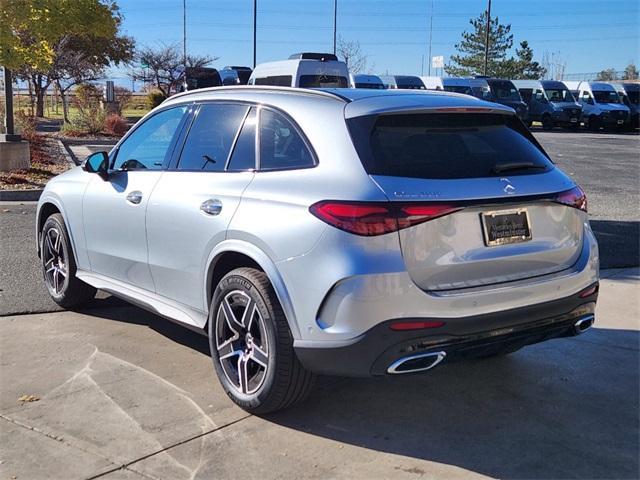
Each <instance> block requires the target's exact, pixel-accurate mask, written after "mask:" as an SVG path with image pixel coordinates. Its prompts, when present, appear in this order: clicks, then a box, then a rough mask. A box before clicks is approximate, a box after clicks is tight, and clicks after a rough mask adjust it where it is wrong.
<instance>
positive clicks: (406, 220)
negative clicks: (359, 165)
mask: <svg viewBox="0 0 640 480" xmlns="http://www.w3.org/2000/svg"><path fill="white" fill-rule="evenodd" d="M460 209H461V207H456V206H453V205H444V204H419V203H415V204H414V203H390V202H341V201H333V200H324V201H321V202H318V203H314V204H313V205H311V207H309V211H310V212H311V213H312V214H313V215H315V216H316V217H318V218H319V219H320V220H322V221H323V222H326V223H328V224H329V225H332V226H334V227H336V228H339V229H340V230H344V231H345V232H349V233H354V234H356V235H364V236H373V235H383V234H385V233H390V232H395V231H397V230H401V229H403V228H408V227H412V226H414V225H418V224H420V223H424V222H427V221H429V220H433V219H434V218H438V217H442V216H443V215H448V214H450V213H453V212H456V211H458V210H460Z"/></svg>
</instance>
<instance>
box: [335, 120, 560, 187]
mask: <svg viewBox="0 0 640 480" xmlns="http://www.w3.org/2000/svg"><path fill="white" fill-rule="evenodd" d="M348 125H349V130H350V132H351V137H352V138H353V140H354V144H355V146H356V149H357V150H358V154H359V155H360V159H361V161H362V163H363V165H364V167H365V170H366V171H367V173H369V174H371V175H388V176H393V177H411V178H428V179H454V178H478V177H492V176H497V175H503V176H505V175H509V176H513V175H531V174H536V173H542V172H545V171H549V170H550V169H552V168H553V164H552V163H551V162H550V161H549V159H548V158H547V156H546V154H545V153H544V151H543V150H542V148H541V147H540V146H539V144H538V143H537V142H536V140H535V139H534V138H533V136H532V135H531V134H530V133H529V132H528V131H527V129H526V127H524V126H523V125H522V123H521V122H519V121H518V120H517V119H516V118H514V117H512V116H510V115H500V114H489V113H482V114H460V113H442V114H441V113H428V114H397V115H381V116H367V117H358V118H354V119H351V120H349V121H348ZM516 163H517V164H520V165H525V166H524V167H523V168H520V169H510V170H509V171H508V172H507V171H497V170H496V169H495V167H496V165H497V164H500V165H503V166H504V165H505V164H511V165H513V164H516ZM498 170H499V169H498Z"/></svg>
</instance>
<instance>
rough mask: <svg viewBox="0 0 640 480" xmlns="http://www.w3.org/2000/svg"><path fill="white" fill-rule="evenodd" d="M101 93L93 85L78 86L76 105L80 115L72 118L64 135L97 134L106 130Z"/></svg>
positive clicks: (64, 130)
mask: <svg viewBox="0 0 640 480" xmlns="http://www.w3.org/2000/svg"><path fill="white" fill-rule="evenodd" d="M100 97H101V94H100V91H99V90H98V89H97V88H96V87H95V86H94V85H91V84H88V83H85V84H81V85H78V86H77V87H76V90H75V104H76V107H77V108H78V114H77V115H76V116H75V117H72V118H71V119H70V122H69V126H68V127H67V128H65V129H63V133H65V134H67V132H69V133H70V132H74V133H76V134H78V133H79V134H83V133H84V134H87V133H89V134H93V135H95V134H97V133H100V132H102V130H103V129H104V122H105V118H106V116H107V115H106V113H105V112H104V110H103V109H102V106H101V105H100Z"/></svg>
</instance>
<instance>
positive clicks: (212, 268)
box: [204, 240, 300, 339]
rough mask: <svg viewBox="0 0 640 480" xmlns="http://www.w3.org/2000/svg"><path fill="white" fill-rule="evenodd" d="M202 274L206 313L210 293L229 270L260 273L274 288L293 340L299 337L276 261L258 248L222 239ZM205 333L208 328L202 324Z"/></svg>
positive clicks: (290, 303) (288, 296)
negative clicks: (236, 269) (257, 271)
mask: <svg viewBox="0 0 640 480" xmlns="http://www.w3.org/2000/svg"><path fill="white" fill-rule="evenodd" d="M206 265H207V266H206V270H205V275H204V299H205V306H206V311H207V312H208V311H209V307H210V304H211V300H212V297H213V292H214V290H215V288H216V285H217V284H218V281H219V280H220V279H221V278H222V277H223V276H224V275H226V274H227V273H228V272H230V271H231V270H234V269H235V268H239V267H252V268H257V269H259V270H261V271H263V272H264V273H265V274H266V275H267V278H268V279H269V282H271V285H272V286H273V289H274V291H275V292H276V296H277V297H278V301H279V302H280V305H281V306H282V310H283V311H284V314H285V317H286V318H287V323H288V324H289V328H290V329H291V334H292V335H293V337H294V339H299V338H300V331H299V328H298V322H297V321H296V317H295V312H294V309H293V302H292V301H291V297H290V295H289V292H288V290H287V287H286V284H285V282H284V279H283V278H282V275H281V274H280V271H279V270H278V268H277V266H276V264H275V262H274V261H273V260H271V258H270V257H269V256H268V255H267V254H266V253H265V252H264V251H262V250H261V249H259V248H258V247H256V246H255V245H252V244H250V243H248V242H244V241H241V240H225V241H223V242H221V243H219V244H218V245H217V246H216V248H214V249H213V251H212V252H211V253H210V254H209V258H208V259H207V264H206ZM207 324H208V320H207ZM204 328H205V330H206V328H207V325H205V327H204Z"/></svg>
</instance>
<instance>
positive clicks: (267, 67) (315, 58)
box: [249, 53, 349, 88]
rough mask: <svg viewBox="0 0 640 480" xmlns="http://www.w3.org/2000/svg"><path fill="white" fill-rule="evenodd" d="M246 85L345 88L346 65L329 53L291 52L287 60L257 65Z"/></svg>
mask: <svg viewBox="0 0 640 480" xmlns="http://www.w3.org/2000/svg"><path fill="white" fill-rule="evenodd" d="M249 85H272V86H280V87H305V88H321V87H324V88H326V87H339V88H347V87H348V86H349V69H348V68H347V64H346V63H344V62H340V61H338V57H336V56H335V55H333V54H332V53H294V54H293V55H291V56H290V57H289V60H281V61H277V62H266V63H261V64H260V65H258V66H257V67H256V68H255V70H254V71H253V72H252V73H251V77H250V78H249Z"/></svg>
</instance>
